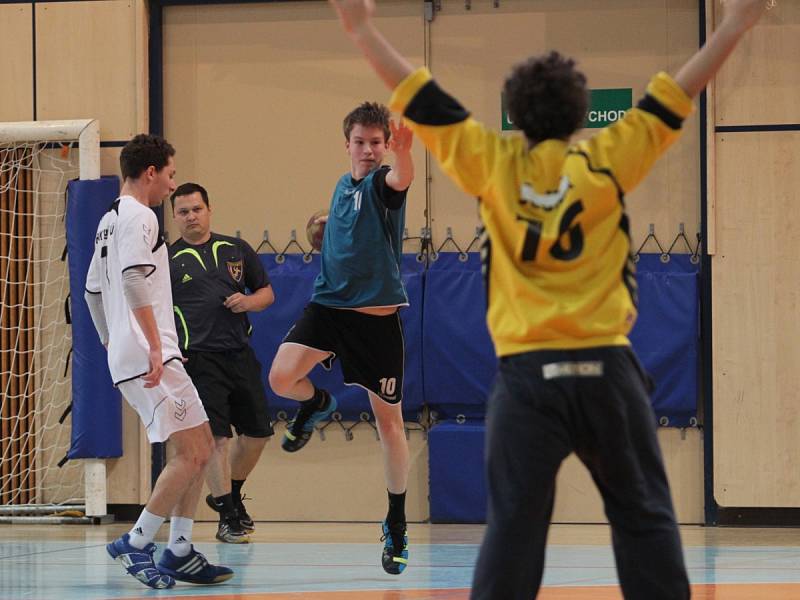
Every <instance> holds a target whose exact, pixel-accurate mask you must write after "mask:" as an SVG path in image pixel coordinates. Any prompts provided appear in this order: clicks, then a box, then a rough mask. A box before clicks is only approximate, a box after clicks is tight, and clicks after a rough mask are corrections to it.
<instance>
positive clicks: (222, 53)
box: [164, 0, 425, 249]
mask: <svg viewBox="0 0 800 600" xmlns="http://www.w3.org/2000/svg"><path fill="white" fill-rule="evenodd" d="M381 11H382V12H381V14H382V15H383V16H382V18H381V19H380V20H379V22H380V25H381V27H382V28H383V29H385V30H386V31H387V33H388V34H389V35H390V36H391V37H392V38H393V39H394V40H396V41H397V42H398V45H399V47H400V49H401V50H402V51H403V52H404V53H406V54H408V55H409V56H410V57H411V58H412V60H414V61H415V62H417V63H420V62H421V61H422V53H423V36H422V32H423V25H422V3H420V2H415V1H413V0H403V1H400V2H392V3H391V4H386V5H382V6H381ZM164 23H165V25H164V31H165V34H164V39H165V47H164V95H165V110H164V114H165V116H164V123H165V134H166V136H167V138H168V139H169V140H170V141H171V142H172V143H173V144H174V145H175V147H176V149H177V156H176V164H177V169H178V174H177V179H178V181H179V182H184V181H187V180H193V181H197V182H198V183H201V184H202V185H204V186H205V187H206V188H207V189H208V191H209V195H210V197H211V202H212V205H211V206H212V210H213V211H214V215H213V221H212V224H213V228H214V229H215V230H217V231H219V232H221V233H228V234H233V233H234V232H235V231H236V230H240V231H241V233H242V237H243V238H245V239H246V240H248V241H249V242H251V243H252V244H253V245H255V246H257V245H258V244H259V243H260V242H261V239H262V232H263V231H264V230H265V229H268V230H269V232H270V239H271V240H272V242H273V243H274V244H275V245H277V246H279V249H282V248H283V247H284V246H285V245H286V243H287V242H288V240H289V232H290V230H292V229H296V230H297V232H298V235H299V236H300V238H301V240H302V243H303V245H304V246H305V247H306V248H308V242H307V241H306V240H305V226H306V222H307V221H308V218H309V217H310V216H311V214H313V213H314V212H315V211H317V210H319V209H321V208H327V207H328V205H329V203H330V197H331V193H332V192H333V188H334V185H335V184H336V181H337V180H338V178H339V177H340V176H341V175H342V174H343V173H346V172H347V171H349V168H350V162H349V157H348V155H347V154H346V153H345V148H344V141H345V140H344V135H343V133H342V128H341V123H342V119H343V118H344V116H345V114H347V113H348V112H349V111H350V110H351V109H352V108H354V107H355V106H356V105H357V104H359V103H360V102H363V101H364V100H377V101H381V102H386V101H388V99H389V92H388V91H387V90H386V89H385V88H384V87H383V85H382V84H381V83H380V82H379V81H378V79H377V78H376V77H375V76H374V74H373V73H372V71H371V70H370V69H369V68H368V66H367V65H366V63H365V62H364V60H363V59H362V58H361V55H360V54H359V53H358V52H357V51H356V49H355V48H354V47H353V46H352V44H351V43H350V42H349V40H347V39H346V38H345V37H344V35H343V33H342V31H341V28H340V26H339V22H338V21H337V20H336V17H335V15H334V14H333V12H332V10H331V8H330V6H329V5H328V3H327V2H322V1H316V2H286V3H283V2H282V3H272V4H261V5H256V4H247V5H225V6H192V7H190V6H185V7H184V6H176V7H168V8H167V9H165V19H164ZM414 158H415V161H416V166H417V179H416V181H415V182H414V184H412V187H411V191H410V193H409V200H408V207H407V211H406V222H407V225H408V227H409V229H410V231H412V232H414V231H416V232H418V230H419V228H421V227H422V226H423V225H424V208H425V195H424V190H425V178H424V176H425V170H424V151H423V149H422V147H421V146H420V145H419V144H417V145H416V149H415V150H414ZM167 220H168V221H171V219H169V218H168V219H167Z"/></svg>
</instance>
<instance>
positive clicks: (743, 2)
mask: <svg viewBox="0 0 800 600" xmlns="http://www.w3.org/2000/svg"><path fill="white" fill-rule="evenodd" d="M723 6H724V11H725V12H724V16H723V18H722V23H720V26H719V27H718V28H717V30H716V31H714V33H713V34H712V35H711V37H710V38H709V39H708V41H707V42H706V44H705V45H704V46H703V47H702V48H700V50H698V51H697V52H696V53H695V55H694V56H692V58H690V59H689V61H688V62H687V63H686V64H685V65H684V66H683V67H682V68H681V69H680V70H679V71H678V73H677V74H676V75H675V82H676V83H677V84H678V85H679V86H680V87H681V88H683V91H684V92H686V94H687V95H688V96H689V97H690V98H694V97H695V96H696V95H697V94H699V93H700V92H701V91H703V89H704V88H705V87H706V85H707V84H708V82H709V81H710V80H711V78H712V77H714V75H715V74H716V73H717V71H719V69H720V67H721V66H722V65H723V63H724V62H725V59H727V58H728V56H729V55H730V53H731V52H732V51H733V49H734V48H735V47H736V44H738V43H739V40H740V39H741V38H742V36H743V35H744V34H745V33H746V32H747V31H748V30H749V29H750V28H751V27H753V25H755V24H756V23H757V22H758V20H759V18H760V17H761V15H762V14H763V13H764V11H765V10H766V6H767V2H766V0H724V2H723Z"/></svg>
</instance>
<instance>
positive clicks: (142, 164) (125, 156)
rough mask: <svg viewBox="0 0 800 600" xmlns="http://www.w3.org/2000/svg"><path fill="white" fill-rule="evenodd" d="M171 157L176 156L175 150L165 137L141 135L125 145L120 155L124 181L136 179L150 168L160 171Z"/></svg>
mask: <svg viewBox="0 0 800 600" xmlns="http://www.w3.org/2000/svg"><path fill="white" fill-rule="evenodd" d="M171 156H175V148H173V147H172V146H171V145H170V143H169V142H168V141H167V140H165V139H164V138H163V137H161V136H160V135H150V134H147V133H140V134H139V135H137V136H136V137H134V138H133V139H132V140H131V141H130V142H128V143H127V144H125V146H124V147H123V148H122V152H121V153H120V155H119V167H120V170H121V171H122V179H123V180H125V179H128V178H131V179H136V178H138V177H139V176H140V175H141V174H142V173H144V172H145V171H146V170H147V168H148V167H150V166H153V167H155V168H156V170H157V171H160V170H161V169H163V168H164V167H166V166H167V163H168V162H169V159H170V157H171Z"/></svg>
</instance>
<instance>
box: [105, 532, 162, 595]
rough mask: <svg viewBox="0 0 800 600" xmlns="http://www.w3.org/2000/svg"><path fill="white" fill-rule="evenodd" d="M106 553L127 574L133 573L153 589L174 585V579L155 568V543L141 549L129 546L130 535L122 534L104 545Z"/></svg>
mask: <svg viewBox="0 0 800 600" xmlns="http://www.w3.org/2000/svg"><path fill="white" fill-rule="evenodd" d="M106 550H107V551H108V554H109V555H110V556H111V558H113V559H114V560H116V561H119V563H120V564H121V565H122V566H123V567H125V570H126V571H127V572H128V574H129V575H133V576H134V577H136V579H138V580H139V581H141V582H142V583H143V584H145V585H146V586H147V587H151V588H153V589H154V590H165V589H167V588H171V587H172V586H174V585H175V579H173V578H172V577H170V576H169V575H165V574H164V573H162V572H161V571H159V570H158V569H157V568H156V565H155V563H154V562H153V552H155V551H156V545H155V544H147V546H145V547H144V548H142V549H141V550H140V549H139V548H136V547H134V546H131V543H130V535H129V534H127V533H126V534H124V535H123V536H122V537H120V538H117V539H116V540H114V541H113V542H111V543H110V544H108V545H107V546H106Z"/></svg>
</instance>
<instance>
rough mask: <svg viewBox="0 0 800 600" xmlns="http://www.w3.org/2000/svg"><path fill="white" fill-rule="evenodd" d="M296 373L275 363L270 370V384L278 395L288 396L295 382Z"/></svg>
mask: <svg viewBox="0 0 800 600" xmlns="http://www.w3.org/2000/svg"><path fill="white" fill-rule="evenodd" d="M295 381H296V379H295V377H294V374H293V373H292V372H291V371H289V370H287V369H283V368H280V367H276V366H275V365H273V366H272V368H271V369H270V370H269V386H270V387H271V388H272V391H273V392H275V393H276V394H278V396H287V395H288V394H289V392H290V391H291V389H292V387H293V386H294V384H295Z"/></svg>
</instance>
